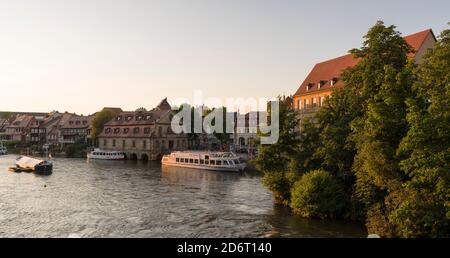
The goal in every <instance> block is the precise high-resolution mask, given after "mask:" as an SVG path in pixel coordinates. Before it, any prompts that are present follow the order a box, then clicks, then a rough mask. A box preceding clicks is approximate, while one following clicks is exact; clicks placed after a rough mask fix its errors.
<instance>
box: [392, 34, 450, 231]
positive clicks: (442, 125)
mask: <svg viewBox="0 0 450 258" xmlns="http://www.w3.org/2000/svg"><path fill="white" fill-rule="evenodd" d="M416 76H417V82H416V83H415V84H414V86H413V90H414V92H415V93H416V95H417V97H416V98H411V99H408V102H407V103H408V107H409V109H408V111H409V112H408V116H407V121H408V123H409V125H410V129H409V131H408V133H407V135H406V137H405V138H404V139H403V140H402V142H401V145H400V148H399V155H402V156H406V157H407V158H405V159H404V160H403V161H402V162H401V163H400V167H401V169H402V170H403V171H404V172H405V173H406V175H407V176H408V178H409V179H410V180H408V182H407V183H406V184H405V188H404V189H403V191H402V194H401V195H400V196H398V197H397V198H395V199H394V201H396V202H394V206H393V207H392V211H391V214H390V219H391V223H393V224H394V225H396V226H397V228H398V229H399V230H398V231H399V232H398V235H400V236H403V237H420V236H422V237H423V236H434V237H439V236H441V237H442V236H447V237H448V236H449V235H450V232H449V226H450V225H449V219H450V183H449V182H450V30H449V29H447V30H445V31H443V32H442V33H441V35H440V37H439V40H438V42H437V44H436V45H435V47H434V48H433V49H432V50H431V51H430V52H429V53H428V54H427V55H426V57H425V59H424V62H423V63H422V64H421V65H420V66H419V67H418V69H417V71H416Z"/></svg>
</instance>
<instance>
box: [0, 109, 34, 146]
mask: <svg viewBox="0 0 450 258" xmlns="http://www.w3.org/2000/svg"><path fill="white" fill-rule="evenodd" d="M34 125H36V118H35V117H34V116H32V115H17V116H16V117H15V118H14V120H13V122H12V123H10V124H9V125H8V126H7V127H6V132H5V135H6V140H9V141H20V142H23V143H25V142H27V141H29V140H30V131H31V127H32V126H34Z"/></svg>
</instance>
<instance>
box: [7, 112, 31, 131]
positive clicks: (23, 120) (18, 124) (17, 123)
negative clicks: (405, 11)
mask: <svg viewBox="0 0 450 258" xmlns="http://www.w3.org/2000/svg"><path fill="white" fill-rule="evenodd" d="M33 120H34V116H30V115H18V116H17V117H16V119H14V121H13V122H12V123H11V124H10V125H9V126H8V127H10V128H27V127H29V126H30V125H31V123H32V122H33Z"/></svg>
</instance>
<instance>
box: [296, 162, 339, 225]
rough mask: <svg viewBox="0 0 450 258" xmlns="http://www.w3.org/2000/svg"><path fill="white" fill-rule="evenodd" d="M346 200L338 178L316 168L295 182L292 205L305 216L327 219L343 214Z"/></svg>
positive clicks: (298, 212) (297, 212)
mask: <svg viewBox="0 0 450 258" xmlns="http://www.w3.org/2000/svg"><path fill="white" fill-rule="evenodd" d="M346 202H347V198H346V195H345V194H344V192H343V186H342V185H340V184H339V182H338V180H336V178H335V177H334V176H333V175H331V174H330V173H328V172H326V171H324V170H314V171H311V172H309V173H306V174H304V175H303V176H302V177H301V179H300V180H299V181H298V182H296V183H295V185H294V187H293V188H292V199H291V203H290V206H291V208H292V209H293V210H294V212H295V213H296V214H299V215H301V216H303V217H307V218H312V217H318V218H322V219H325V218H335V217H337V216H340V215H342V211H343V210H344V207H345V206H346Z"/></svg>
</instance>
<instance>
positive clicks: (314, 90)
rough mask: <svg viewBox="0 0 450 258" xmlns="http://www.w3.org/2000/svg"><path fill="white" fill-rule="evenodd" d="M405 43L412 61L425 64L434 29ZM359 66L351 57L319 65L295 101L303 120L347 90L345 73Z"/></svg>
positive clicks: (410, 37)
mask: <svg viewBox="0 0 450 258" xmlns="http://www.w3.org/2000/svg"><path fill="white" fill-rule="evenodd" d="M405 40H406V42H407V43H408V44H409V45H411V47H412V48H413V49H414V50H415V53H412V54H410V58H414V59H415V62H416V63H421V62H422V60H423V55H424V54H425V53H426V51H427V50H428V49H430V48H432V47H433V45H434V44H435V43H436V37H435V36H434V34H433V31H432V30H431V29H429V30H425V31H422V32H419V33H416V34H412V35H409V36H407V37H405ZM358 62H359V60H358V59H355V58H353V56H352V55H351V54H348V55H344V56H341V57H338V58H335V59H331V60H328V61H325V62H322V63H318V64H316V65H315V66H314V68H313V69H312V71H311V72H310V73H309V75H308V76H307V77H306V79H305V80H304V81H303V83H302V84H301V85H300V87H299V88H298V90H297V92H296V93H295V94H294V97H293V107H294V109H296V110H298V111H299V113H300V119H301V118H303V117H310V116H312V115H313V114H314V113H315V112H316V110H317V109H318V108H320V107H322V106H323V104H324V101H325V98H326V97H328V96H329V95H330V94H331V93H332V91H333V90H334V89H336V88H340V87H343V86H344V82H343V81H342V79H341V73H342V72H343V71H344V70H345V69H347V68H349V67H353V66H355V65H356V64H358Z"/></svg>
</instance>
